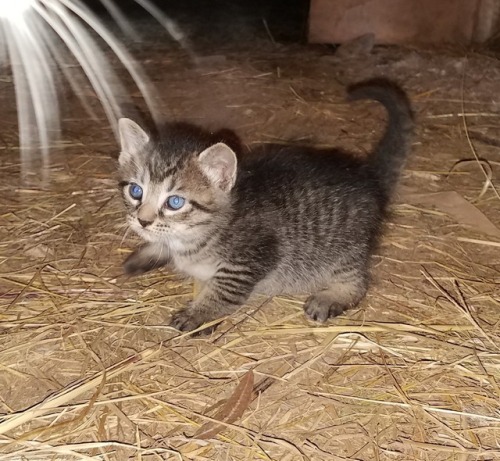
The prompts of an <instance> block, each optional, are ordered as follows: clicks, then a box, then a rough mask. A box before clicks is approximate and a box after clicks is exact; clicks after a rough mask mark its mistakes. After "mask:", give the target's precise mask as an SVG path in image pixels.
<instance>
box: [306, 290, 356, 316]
mask: <svg viewBox="0 0 500 461" xmlns="http://www.w3.org/2000/svg"><path fill="white" fill-rule="evenodd" d="M347 307H348V306H342V305H340V304H339V303H338V302H336V301H335V300H334V299H332V298H331V297H330V296H328V294H326V293H321V292H320V293H316V294H314V295H312V296H309V298H307V300H306V302H305V304H304V312H305V314H306V316H307V317H309V318H310V319H311V320H315V321H317V322H321V323H325V322H326V321H327V320H328V319H329V318H330V317H336V316H337V315H340V314H342V312H344V311H345V310H346V309H347Z"/></svg>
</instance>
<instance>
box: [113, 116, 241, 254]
mask: <svg viewBox="0 0 500 461" xmlns="http://www.w3.org/2000/svg"><path fill="white" fill-rule="evenodd" d="M120 137H121V145H122V146H121V148H122V150H121V154H120V158H119V162H120V174H121V179H122V181H121V183H120V184H121V186H122V193H123V199H124V202H125V205H126V209H127V221H128V224H129V226H130V227H131V229H132V230H134V231H135V232H136V233H137V234H139V235H140V236H141V237H142V238H143V239H144V240H146V241H150V242H164V243H165V244H168V245H169V246H170V247H171V249H172V250H173V251H175V250H182V249H183V248H184V249H185V248H186V247H187V246H189V244H190V243H191V244H192V243H195V242H196V240H199V239H200V238H202V236H203V235H204V234H206V233H207V232H210V231H211V230H212V229H213V227H214V225H216V224H217V221H218V220H219V219H220V216H221V214H223V213H224V212H225V210H226V209H227V207H228V206H229V204H230V191H231V188H232V186H233V185H234V181H235V179H236V157H235V155H234V152H232V151H231V149H230V148H229V147H227V146H226V145H225V144H220V143H219V144H215V145H213V146H210V147H208V148H203V147H199V148H198V149H197V148H196V146H193V145H192V143H191V144H190V143H189V142H186V144H185V145H183V143H182V139H179V140H177V141H176V142H175V143H169V144H168V146H165V145H164V144H161V143H154V142H152V141H151V140H150V139H149V136H148V135H147V134H146V133H145V132H144V131H143V130H142V129H141V128H140V127H139V126H138V125H137V124H135V123H134V122H132V121H131V120H128V119H122V120H120ZM172 146H173V147H175V148H176V149H173V150H175V152H173V151H172ZM167 147H168V148H167ZM199 150H201V152H200V151H199Z"/></svg>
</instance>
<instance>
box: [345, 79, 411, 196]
mask: <svg viewBox="0 0 500 461" xmlns="http://www.w3.org/2000/svg"><path fill="white" fill-rule="evenodd" d="M348 99H349V100H350V101H356V100H360V99H373V100H375V101H378V102H380V103H381V104H382V105H383V106H384V107H385V108H386V110H387V113H388V114H389V119H388V123H387V128H386V130H385V133H384V135H383V136H382V139H381V140H380V141H379V143H378V145H377V146H376V147H375V150H374V152H373V154H372V155H371V156H370V159H369V162H370V164H371V166H372V168H373V170H374V172H375V174H376V175H377V176H378V178H379V180H380V183H381V184H382V187H383V189H384V192H385V193H386V195H387V197H389V196H390V195H391V194H392V192H393V190H394V188H395V187H396V184H397V182H398V179H399V175H400V173H401V170H402V169H403V167H404V165H405V162H406V158H407V157H408V154H409V153H410V146H411V142H412V135H413V128H414V119H413V111H412V108H411V104H410V101H409V99H408V97H407V95H406V93H405V92H404V91H403V90H402V89H401V88H400V87H399V86H398V85H397V84H395V83H394V82H391V81H389V80H386V79H383V78H376V79H372V80H367V81H364V82H360V83H357V84H355V85H353V86H351V87H349V89H348Z"/></svg>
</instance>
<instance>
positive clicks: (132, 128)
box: [118, 118, 149, 165]
mask: <svg viewBox="0 0 500 461" xmlns="http://www.w3.org/2000/svg"><path fill="white" fill-rule="evenodd" d="M118 131H119V133H120V144H121V152H120V156H119V157H118V161H119V162H120V165H123V164H125V163H127V162H128V161H129V160H132V159H133V158H134V157H137V156H138V155H140V153H141V152H142V150H143V149H144V146H145V145H146V144H147V143H148V141H149V136H148V134H147V133H146V132H145V131H144V130H143V129H142V128H141V127H140V126H139V125H138V124H137V123H135V122H134V121H133V120H130V119H129V118H121V119H120V120H118Z"/></svg>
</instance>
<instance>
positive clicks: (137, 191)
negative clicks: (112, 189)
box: [128, 182, 142, 200]
mask: <svg viewBox="0 0 500 461" xmlns="http://www.w3.org/2000/svg"><path fill="white" fill-rule="evenodd" d="M128 192H129V194H130V196H131V197H132V198H134V199H136V200H140V199H141V198H142V187H141V186H139V184H136V183H135V182H133V183H131V184H130V186H129V187H128Z"/></svg>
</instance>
